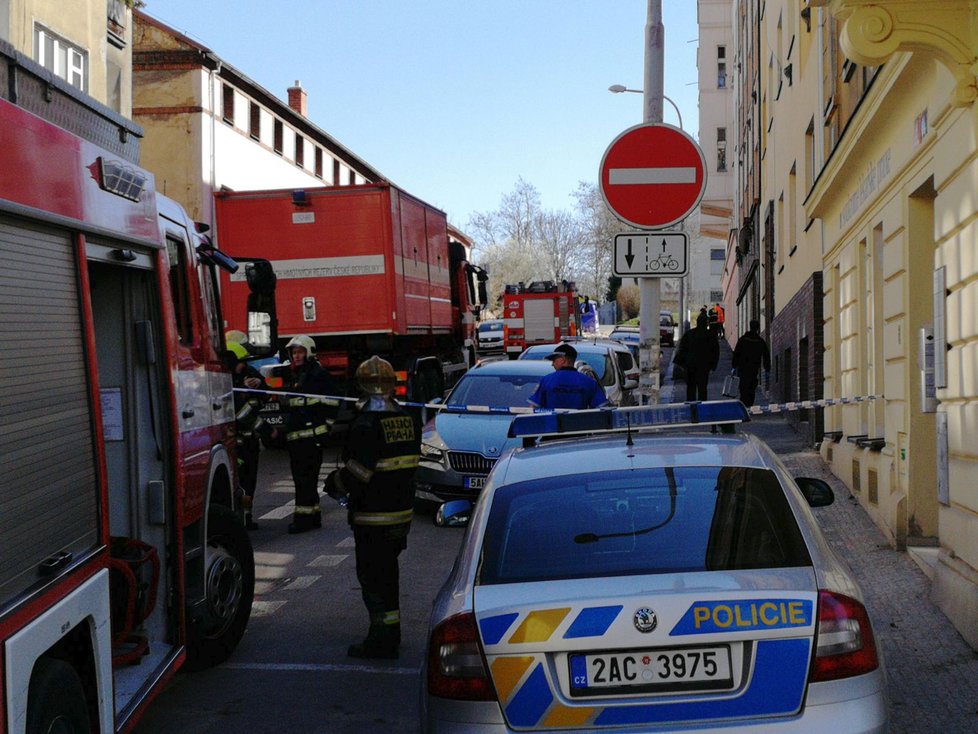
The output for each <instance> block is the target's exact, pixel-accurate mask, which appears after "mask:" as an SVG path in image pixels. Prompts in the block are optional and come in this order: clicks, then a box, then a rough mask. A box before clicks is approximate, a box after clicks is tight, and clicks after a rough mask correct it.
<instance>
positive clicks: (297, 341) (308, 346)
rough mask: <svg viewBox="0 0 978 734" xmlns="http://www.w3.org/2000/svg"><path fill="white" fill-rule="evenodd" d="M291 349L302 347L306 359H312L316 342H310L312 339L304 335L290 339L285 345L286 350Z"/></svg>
mask: <svg viewBox="0 0 978 734" xmlns="http://www.w3.org/2000/svg"><path fill="white" fill-rule="evenodd" d="M292 347H302V348H303V349H305V350H306V356H307V357H312V356H313V355H314V354H315V353H316V342H314V341H313V340H312V337H309V336H306V335H305V334H299V335H298V336H294V337H292V339H291V340H289V343H288V344H286V345H285V348H286V349H292Z"/></svg>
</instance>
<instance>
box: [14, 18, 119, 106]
mask: <svg viewBox="0 0 978 734" xmlns="http://www.w3.org/2000/svg"><path fill="white" fill-rule="evenodd" d="M131 26H132V12H131V11H130V10H129V8H128V7H127V6H126V5H125V3H123V2H122V0H72V1H71V2H65V0H0V39H4V40H6V41H7V42H9V43H10V44H11V45H12V46H13V47H14V48H15V49H16V50H17V51H20V52H21V53H22V54H24V55H25V56H28V57H30V58H31V59H33V60H34V61H36V62H37V63H38V64H40V65H41V66H43V67H44V68H46V69H48V70H49V71H50V72H52V73H53V74H54V75H55V76H56V77H58V78H60V79H63V80H64V81H66V82H67V83H68V84H70V85H71V86H72V87H74V88H75V89H77V90H79V91H81V92H84V93H86V94H88V95H90V96H91V97H93V98H95V99H96V100H98V101H99V102H101V103H102V104H104V105H106V106H107V107H109V108H111V109H112V110H114V111H116V112H118V113H119V114H121V115H122V116H124V117H129V116H130V111H131V109H132V94H131V89H132V78H131V73H130V69H131V67H132V27H131Z"/></svg>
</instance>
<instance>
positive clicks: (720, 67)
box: [717, 46, 727, 89]
mask: <svg viewBox="0 0 978 734" xmlns="http://www.w3.org/2000/svg"><path fill="white" fill-rule="evenodd" d="M726 88H727V47H726V46H717V89H726Z"/></svg>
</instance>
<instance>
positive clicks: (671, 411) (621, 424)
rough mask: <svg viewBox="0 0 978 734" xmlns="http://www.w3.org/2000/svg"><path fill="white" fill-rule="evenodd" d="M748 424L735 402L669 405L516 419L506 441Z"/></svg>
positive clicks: (518, 417) (737, 403)
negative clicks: (703, 424) (576, 434)
mask: <svg viewBox="0 0 978 734" xmlns="http://www.w3.org/2000/svg"><path fill="white" fill-rule="evenodd" d="M749 420H750V414H749V413H748V412H747V408H745V407H744V404H743V403H741V402H740V401H739V400H717V401H712V402H705V403H695V402H694V403H669V404H666V405H650V406H641V407H634V408H616V409H613V410H582V411H575V412H571V413H551V414H545V413H540V414H535V415H526V416H517V417H516V418H515V419H514V420H513V423H512V425H511V426H510V428H509V437H510V438H518V437H520V436H547V435H554V434H561V433H606V432H611V431H615V432H621V431H627V430H639V429H643V428H678V427H680V426H693V425H698V424H701V423H706V424H714V425H715V424H721V423H743V422H746V421H749Z"/></svg>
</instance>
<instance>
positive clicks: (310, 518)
mask: <svg viewBox="0 0 978 734" xmlns="http://www.w3.org/2000/svg"><path fill="white" fill-rule="evenodd" d="M322 526H323V516H322V515H321V514H320V513H319V511H318V510H317V511H316V512H313V513H305V512H304V513H298V512H297V513H295V514H294V515H292V522H290V523H289V534H290V535H295V534H297V533H304V532H306V531H307V530H315V529H316V528H321V527H322Z"/></svg>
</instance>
